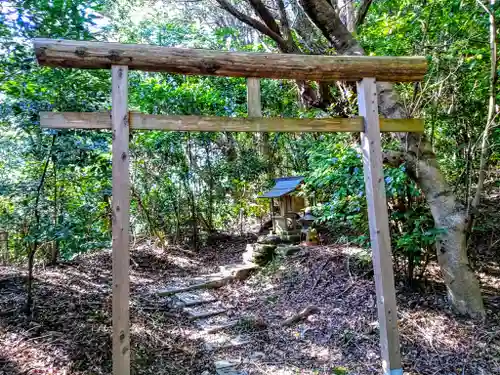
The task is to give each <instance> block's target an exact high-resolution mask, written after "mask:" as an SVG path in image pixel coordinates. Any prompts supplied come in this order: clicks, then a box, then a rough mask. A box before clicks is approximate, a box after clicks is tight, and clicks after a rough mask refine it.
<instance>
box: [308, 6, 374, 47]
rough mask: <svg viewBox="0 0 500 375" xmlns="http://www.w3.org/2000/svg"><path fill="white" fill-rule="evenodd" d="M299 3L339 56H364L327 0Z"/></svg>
mask: <svg viewBox="0 0 500 375" xmlns="http://www.w3.org/2000/svg"><path fill="white" fill-rule="evenodd" d="M299 3H300V5H301V6H302V8H303V9H304V11H305V12H306V13H307V15H308V16H309V18H310V19H311V20H312V21H313V23H314V24H315V25H316V26H317V27H318V29H320V30H321V32H322V33H323V35H324V36H325V38H327V39H328V40H329V41H330V42H331V43H332V45H333V46H334V47H335V49H336V50H337V52H338V53H339V54H347V55H363V54H364V52H363V49H362V48H361V47H360V46H359V44H358V42H357V41H356V40H355V39H354V37H353V36H352V34H351V33H350V32H349V30H347V28H346V27H345V25H344V24H343V23H342V21H341V20H340V17H339V15H338V14H337V12H336V11H335V10H334V9H333V8H332V6H331V5H330V3H329V2H328V1H327V0H299Z"/></svg>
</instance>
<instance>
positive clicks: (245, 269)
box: [219, 263, 259, 280]
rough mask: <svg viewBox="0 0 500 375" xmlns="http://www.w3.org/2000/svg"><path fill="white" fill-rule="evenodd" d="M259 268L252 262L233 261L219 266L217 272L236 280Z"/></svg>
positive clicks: (244, 277) (242, 278) (243, 278)
mask: <svg viewBox="0 0 500 375" xmlns="http://www.w3.org/2000/svg"><path fill="white" fill-rule="evenodd" d="M258 268H259V266H258V265H256V264H254V263H244V264H242V263H233V264H227V265H225V266H219V269H220V271H219V273H220V274H221V275H223V276H232V277H233V278H235V279H236V280H245V279H246V278H248V276H250V274H251V273H252V272H253V271H255V270H257V269H258Z"/></svg>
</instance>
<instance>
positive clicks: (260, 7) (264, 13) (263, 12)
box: [248, 0, 281, 36]
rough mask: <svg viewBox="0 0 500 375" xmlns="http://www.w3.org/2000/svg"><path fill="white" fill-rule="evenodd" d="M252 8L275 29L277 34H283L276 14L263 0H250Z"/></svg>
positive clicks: (268, 25)
mask: <svg viewBox="0 0 500 375" xmlns="http://www.w3.org/2000/svg"><path fill="white" fill-rule="evenodd" d="M248 2H249V3H250V5H251V6H252V8H253V9H254V10H255V12H256V13H257V14H258V15H259V17H260V18H261V20H262V21H264V23H265V24H266V26H267V27H269V29H271V30H272V31H274V32H275V33H276V34H278V35H280V36H281V31H280V28H279V26H278V24H277V23H276V21H275V19H274V16H273V15H272V14H271V12H269V9H267V8H266V6H265V5H264V3H263V2H262V1H261V0H248Z"/></svg>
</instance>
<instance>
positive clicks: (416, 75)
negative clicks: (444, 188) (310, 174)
mask: <svg viewBox="0 0 500 375" xmlns="http://www.w3.org/2000/svg"><path fill="white" fill-rule="evenodd" d="M33 44H34V47H35V52H36V56H37V59H38V62H39V64H40V65H46V66H52V67H63V68H83V69H103V68H107V69H109V68H111V66H112V65H127V66H128V67H129V69H136V70H144V71H162V72H170V73H180V74H197V75H214V76H227V77H258V78H276V79H303V80H330V81H331V80H341V81H358V80H360V79H362V78H364V77H373V78H375V79H376V80H378V81H384V82H414V81H420V80H422V79H423V77H424V75H425V73H426V71H427V62H426V60H425V58H424V57H387V56H318V55H293V54H279V53H255V52H228V51H214V50H204V49H188V48H171V47H160V46H153V45H146V44H120V43H105V42H88V41H73V40H61V39H35V40H34V41H33Z"/></svg>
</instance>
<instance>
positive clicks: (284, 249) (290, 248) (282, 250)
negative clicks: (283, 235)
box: [277, 245, 302, 257]
mask: <svg viewBox="0 0 500 375" xmlns="http://www.w3.org/2000/svg"><path fill="white" fill-rule="evenodd" d="M300 250H302V247H300V246H297V245H285V246H279V247H278V248H277V252H278V253H279V254H280V255H281V256H285V257H287V256H290V255H293V254H296V253H298V252H299V251H300Z"/></svg>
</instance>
